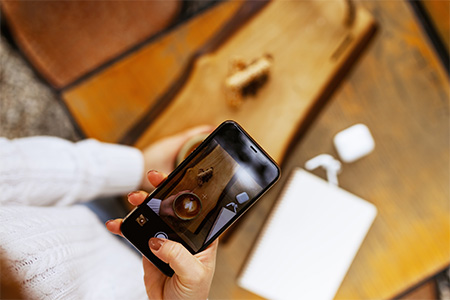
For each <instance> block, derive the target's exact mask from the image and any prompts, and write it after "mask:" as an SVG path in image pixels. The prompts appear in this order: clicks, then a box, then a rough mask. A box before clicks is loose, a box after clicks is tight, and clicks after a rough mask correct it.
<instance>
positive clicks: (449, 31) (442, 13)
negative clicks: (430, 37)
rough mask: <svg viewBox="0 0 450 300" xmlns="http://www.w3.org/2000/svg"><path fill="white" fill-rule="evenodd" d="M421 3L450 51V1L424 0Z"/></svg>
mask: <svg viewBox="0 0 450 300" xmlns="http://www.w3.org/2000/svg"><path fill="white" fill-rule="evenodd" d="M421 3H422V5H423V7H424V8H425V10H426V12H427V13H428V15H429V16H430V19H431V22H433V25H434V26H435V28H436V31H437V32H438V34H439V37H440V38H441V40H442V42H443V43H444V45H445V47H446V48H447V52H448V51H450V1H445V0H444V1H442V0H424V1H421Z"/></svg>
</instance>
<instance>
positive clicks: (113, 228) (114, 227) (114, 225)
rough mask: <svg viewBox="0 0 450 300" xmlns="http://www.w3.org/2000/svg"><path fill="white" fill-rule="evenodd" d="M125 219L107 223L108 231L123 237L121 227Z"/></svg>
mask: <svg viewBox="0 0 450 300" xmlns="http://www.w3.org/2000/svg"><path fill="white" fill-rule="evenodd" d="M122 222H123V219H115V220H109V221H107V222H106V223H105V225H106V229H108V230H109V232H111V233H114V234H117V235H120V236H123V235H122V231H121V230H120V226H121V225H122Z"/></svg>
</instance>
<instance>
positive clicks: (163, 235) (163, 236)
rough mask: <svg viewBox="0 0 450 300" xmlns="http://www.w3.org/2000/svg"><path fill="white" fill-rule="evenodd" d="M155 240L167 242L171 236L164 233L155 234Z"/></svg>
mask: <svg viewBox="0 0 450 300" xmlns="http://www.w3.org/2000/svg"><path fill="white" fill-rule="evenodd" d="M155 238H159V239H166V240H167V239H168V238H169V236H168V235H167V233H165V232H163V231H158V232H157V233H155Z"/></svg>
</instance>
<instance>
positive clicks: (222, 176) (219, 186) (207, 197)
mask: <svg viewBox="0 0 450 300" xmlns="http://www.w3.org/2000/svg"><path fill="white" fill-rule="evenodd" d="M211 167H212V168H213V175H212V177H211V179H209V180H208V182H205V183H203V184H202V185H201V186H199V185H198V184H197V175H198V173H199V170H200V169H203V170H206V169H209V168H211ZM238 167H239V166H238V164H237V163H236V161H235V160H234V159H233V158H232V157H231V156H230V155H229V154H228V153H227V152H225V151H224V150H223V149H222V148H221V147H219V146H218V147H216V148H215V149H214V150H213V151H212V152H211V153H210V154H208V155H207V156H206V157H205V158H204V159H202V160H201V161H200V162H199V163H198V164H196V165H195V166H194V167H192V168H189V169H187V170H186V173H185V174H184V176H183V178H181V180H180V182H179V183H178V184H177V185H176V186H175V188H174V189H173V190H174V192H173V193H171V194H175V193H178V192H180V191H186V190H188V191H191V192H193V193H195V194H196V195H197V196H198V197H199V198H200V200H201V202H202V210H201V212H200V214H199V215H198V217H197V218H195V219H194V220H192V221H187V222H185V227H186V228H187V229H188V230H190V231H191V232H195V231H196V230H197V228H198V226H199V225H200V224H201V223H202V222H203V220H204V219H205V217H206V216H207V215H208V214H209V212H210V211H211V210H212V209H213V208H214V207H215V206H216V205H217V202H218V200H219V197H220V195H221V194H222V192H223V191H224V189H225V187H226V186H227V185H228V182H229V181H230V180H231V178H232V177H233V175H234V174H235V173H236V170H237V168H238ZM214 170H215V171H214ZM218 170H220V171H218ZM167 221H168V222H169V223H171V222H172V220H171V219H170V218H167ZM177 224H179V222H177Z"/></svg>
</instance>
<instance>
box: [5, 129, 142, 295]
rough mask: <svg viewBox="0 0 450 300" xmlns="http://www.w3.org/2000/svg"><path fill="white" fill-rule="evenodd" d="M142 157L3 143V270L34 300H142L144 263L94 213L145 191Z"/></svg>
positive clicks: (100, 148)
mask: <svg viewBox="0 0 450 300" xmlns="http://www.w3.org/2000/svg"><path fill="white" fill-rule="evenodd" d="M142 174H143V158H142V154H141V153H140V151H138V150H137V149H134V148H131V147H125V146H119V145H112V144H105V143H100V142H97V141H95V140H86V141H82V142H78V143H71V142H68V141H65V140H62V139H58V138H53V137H33V138H23V139H16V140H7V139H3V138H0V205H1V207H0V252H1V253H0V254H1V256H2V257H3V258H4V259H6V266H5V267H4V268H3V269H2V270H0V271H1V272H4V274H8V275H13V276H15V277H16V278H18V279H19V280H20V281H21V282H22V286H23V288H24V292H25V293H26V296H27V297H29V298H30V299H143V298H146V295H145V287H144V283H143V280H142V277H143V271H142V263H141V259H140V258H139V257H138V255H136V254H135V253H133V252H132V250H131V249H130V248H128V247H127V246H126V245H125V244H124V243H122V242H121V241H119V240H118V238H117V237H114V236H113V235H112V234H110V233H109V232H108V231H107V230H106V229H105V226H104V224H102V223H101V222H100V221H99V220H98V219H97V217H96V215H95V214H93V213H92V212H91V211H90V210H89V209H88V208H86V207H85V206H82V205H73V204H75V203H77V202H79V201H87V200H90V199H93V198H95V197H98V196H102V195H113V194H118V193H126V192H129V191H131V190H134V189H136V188H137V187H138V184H139V183H140V181H141V178H142Z"/></svg>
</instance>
